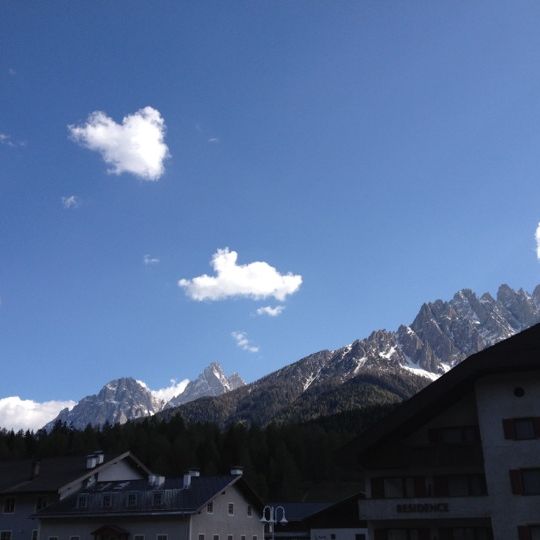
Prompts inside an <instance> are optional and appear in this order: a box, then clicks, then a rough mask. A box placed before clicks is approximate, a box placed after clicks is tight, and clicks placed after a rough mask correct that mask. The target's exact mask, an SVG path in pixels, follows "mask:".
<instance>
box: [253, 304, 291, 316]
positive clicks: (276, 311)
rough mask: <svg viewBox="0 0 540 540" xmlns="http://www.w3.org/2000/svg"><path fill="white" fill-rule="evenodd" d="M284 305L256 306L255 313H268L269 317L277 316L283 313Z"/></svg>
mask: <svg viewBox="0 0 540 540" xmlns="http://www.w3.org/2000/svg"><path fill="white" fill-rule="evenodd" d="M284 309H285V306H263V307H260V308H257V315H268V316H269V317H278V316H279V315H281V314H282V313H283V310H284Z"/></svg>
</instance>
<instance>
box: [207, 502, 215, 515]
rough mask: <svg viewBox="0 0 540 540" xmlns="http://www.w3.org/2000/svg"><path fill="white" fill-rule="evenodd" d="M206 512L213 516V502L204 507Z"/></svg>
mask: <svg viewBox="0 0 540 540" xmlns="http://www.w3.org/2000/svg"><path fill="white" fill-rule="evenodd" d="M206 511H207V512H208V513H209V514H213V513H214V503H213V502H209V503H208V504H207V505H206Z"/></svg>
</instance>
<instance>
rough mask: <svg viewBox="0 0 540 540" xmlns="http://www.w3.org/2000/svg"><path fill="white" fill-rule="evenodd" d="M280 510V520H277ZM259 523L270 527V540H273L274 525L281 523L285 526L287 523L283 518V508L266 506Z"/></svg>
mask: <svg viewBox="0 0 540 540" xmlns="http://www.w3.org/2000/svg"><path fill="white" fill-rule="evenodd" d="M267 510H268V519H267V518H266V514H267ZM280 510H281V519H280V520H278V517H279V511H280ZM261 522H262V523H268V524H269V525H270V530H271V531H272V540H274V525H275V524H276V523H281V525H285V524H286V523H289V522H288V521H287V518H286V517H285V508H283V506H270V505H268V504H267V505H266V506H265V507H264V508H263V511H262V517H261Z"/></svg>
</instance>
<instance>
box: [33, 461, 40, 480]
mask: <svg viewBox="0 0 540 540" xmlns="http://www.w3.org/2000/svg"><path fill="white" fill-rule="evenodd" d="M40 465H41V462H40V461H39V459H37V460H36V461H33V462H32V479H34V478H36V477H37V476H39V468H40Z"/></svg>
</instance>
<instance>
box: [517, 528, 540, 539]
mask: <svg viewBox="0 0 540 540" xmlns="http://www.w3.org/2000/svg"><path fill="white" fill-rule="evenodd" d="M528 529H529V535H530V537H531V540H540V525H534V526H533V527H529V528H528ZM520 538H521V536H520Z"/></svg>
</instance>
